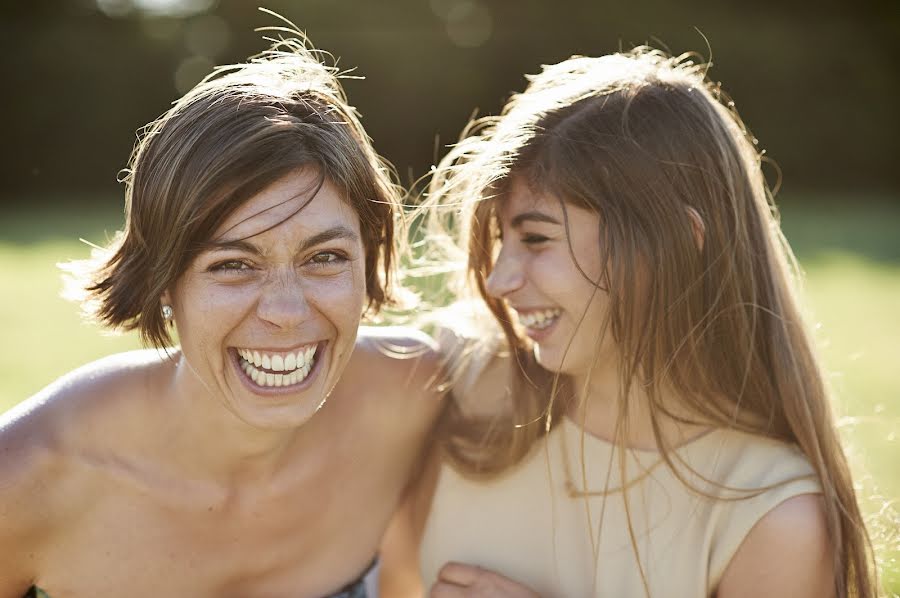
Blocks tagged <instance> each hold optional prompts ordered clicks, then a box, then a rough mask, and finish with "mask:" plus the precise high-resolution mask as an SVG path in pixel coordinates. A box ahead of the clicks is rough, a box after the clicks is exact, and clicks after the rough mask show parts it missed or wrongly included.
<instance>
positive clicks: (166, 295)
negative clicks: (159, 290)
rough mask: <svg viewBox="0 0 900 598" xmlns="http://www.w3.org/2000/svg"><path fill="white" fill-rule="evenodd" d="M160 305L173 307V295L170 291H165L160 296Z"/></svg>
mask: <svg viewBox="0 0 900 598" xmlns="http://www.w3.org/2000/svg"><path fill="white" fill-rule="evenodd" d="M159 304H160V305H172V294H171V293H170V292H169V289H166V290H165V291H163V294H162V295H160V296H159Z"/></svg>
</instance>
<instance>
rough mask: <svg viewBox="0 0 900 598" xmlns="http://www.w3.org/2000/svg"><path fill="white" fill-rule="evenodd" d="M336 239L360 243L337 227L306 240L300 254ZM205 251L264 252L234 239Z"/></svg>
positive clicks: (212, 244) (213, 243) (208, 245)
mask: <svg viewBox="0 0 900 598" xmlns="http://www.w3.org/2000/svg"><path fill="white" fill-rule="evenodd" d="M336 239H347V240H349V241H352V242H354V243H356V242H358V241H359V235H357V234H356V233H355V232H353V231H352V230H350V229H349V228H347V227H346V226H335V227H332V228H329V229H326V230H323V231H322V232H320V233H316V234H315V235H313V236H311V237H309V238H307V239H304V240H303V242H302V243H300V246H299V247H297V251H298V253H302V252H304V251H306V250H308V249H310V248H312V247H315V246H316V245H321V244H322V243H328V242H329V241H334V240H336ZM202 249H203V250H205V251H225V250H228V249H236V250H239V251H245V252H247V253H252V254H253V255H260V254H261V253H262V252H261V251H260V250H259V247H257V246H256V245H254V244H253V243H251V242H250V241H248V240H247V239H233V240H225V241H217V240H214V241H208V242H206V243H204V244H203V248H202Z"/></svg>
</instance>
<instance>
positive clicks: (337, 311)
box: [305, 270, 366, 326]
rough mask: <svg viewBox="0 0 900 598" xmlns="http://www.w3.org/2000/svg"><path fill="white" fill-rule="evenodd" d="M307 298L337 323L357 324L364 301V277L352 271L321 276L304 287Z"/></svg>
mask: <svg viewBox="0 0 900 598" xmlns="http://www.w3.org/2000/svg"><path fill="white" fill-rule="evenodd" d="M305 292H306V296H307V300H308V301H309V302H310V303H314V304H315V305H316V308H317V309H318V310H320V311H321V312H322V313H324V314H326V315H327V316H328V319H329V320H332V321H334V322H335V323H336V324H338V323H346V322H350V323H352V324H353V325H354V326H358V325H359V320H360V316H361V315H362V310H363V306H364V305H365V303H366V284H365V279H364V278H362V277H361V276H357V275H356V273H354V272H353V271H350V270H348V271H346V272H342V273H341V274H338V275H335V276H331V277H323V278H322V279H319V280H315V281H311V282H310V283H308V284H307V285H306V288H305Z"/></svg>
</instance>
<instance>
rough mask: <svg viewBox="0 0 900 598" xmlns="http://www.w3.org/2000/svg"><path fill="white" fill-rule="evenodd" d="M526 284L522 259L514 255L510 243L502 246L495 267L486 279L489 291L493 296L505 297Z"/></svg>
mask: <svg viewBox="0 0 900 598" xmlns="http://www.w3.org/2000/svg"><path fill="white" fill-rule="evenodd" d="M524 284H525V273H524V272H523V270H522V263H521V259H520V258H519V256H517V255H513V252H512V250H511V249H510V248H509V246H508V245H504V246H502V247H501V248H500V254H499V255H497V260H496V261H495V262H494V267H493V269H492V270H491V273H490V275H488V277H487V280H486V281H485V286H486V288H487V292H488V293H490V295H491V296H492V297H496V298H497V299H503V298H505V297H507V296H508V295H509V294H510V293H513V292H515V291H517V290H519V289H520V288H522V286H523V285H524Z"/></svg>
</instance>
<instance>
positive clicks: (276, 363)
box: [237, 345, 317, 386]
mask: <svg viewBox="0 0 900 598" xmlns="http://www.w3.org/2000/svg"><path fill="white" fill-rule="evenodd" d="M316 347H317V345H310V346H308V347H304V348H302V349H298V350H297V351H290V352H286V353H272V352H268V351H258V350H255V349H238V350H237V352H238V355H240V356H241V368H242V369H243V370H244V371H245V372H246V373H247V375H248V376H250V378H251V379H252V380H253V381H254V382H256V383H257V384H259V385H260V386H288V385H291V384H296V383H298V382H300V381H302V380H303V379H305V378H306V376H307V375H308V374H309V370H310V369H311V368H312V366H313V361H314V360H315V355H316ZM260 368H262V370H270V371H268V372H265V371H262V370H261V369H260ZM276 372H283V373H276Z"/></svg>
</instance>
